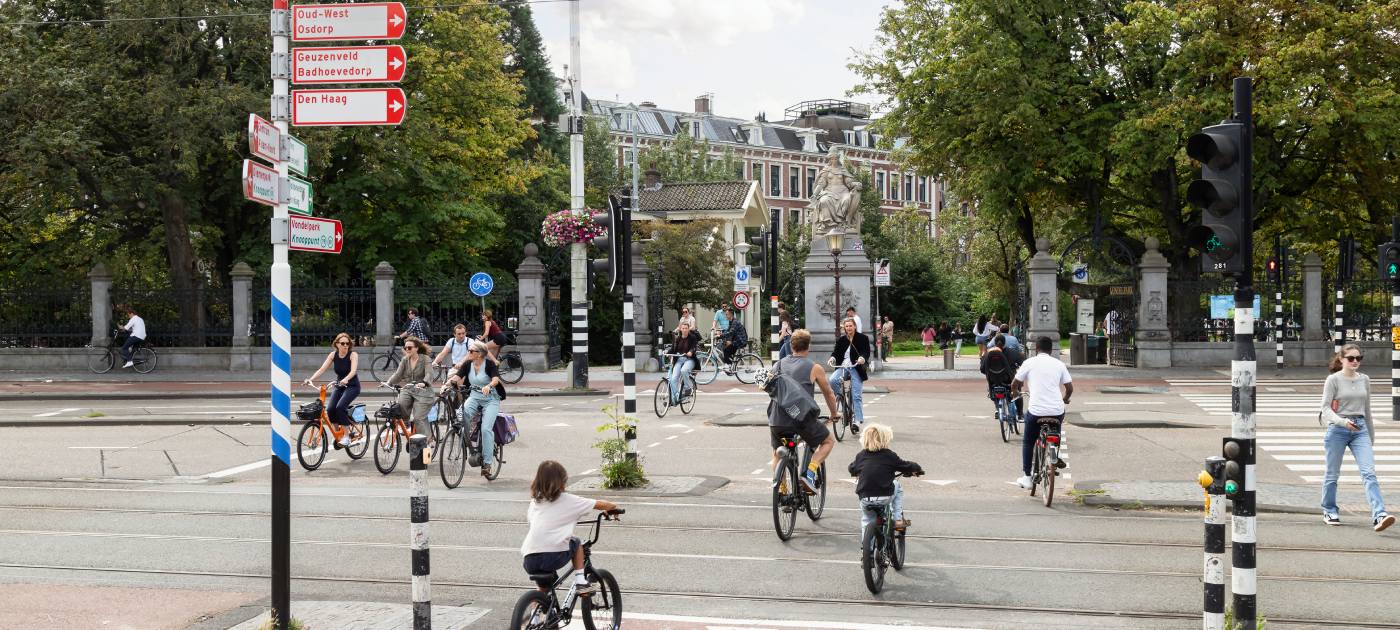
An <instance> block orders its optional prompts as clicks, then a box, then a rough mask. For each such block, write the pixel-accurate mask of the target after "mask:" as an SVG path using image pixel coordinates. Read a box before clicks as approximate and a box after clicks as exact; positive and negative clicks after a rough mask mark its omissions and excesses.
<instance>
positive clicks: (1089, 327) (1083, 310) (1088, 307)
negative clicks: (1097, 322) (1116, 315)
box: [1074, 298, 1094, 335]
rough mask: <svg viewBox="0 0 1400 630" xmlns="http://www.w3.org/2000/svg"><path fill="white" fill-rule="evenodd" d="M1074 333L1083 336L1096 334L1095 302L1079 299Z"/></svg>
mask: <svg viewBox="0 0 1400 630" xmlns="http://www.w3.org/2000/svg"><path fill="white" fill-rule="evenodd" d="M1075 315H1076V317H1075V319H1074V332H1077V333H1079V334H1081V335H1092V334H1094V301H1093V300H1091V299H1088V298H1079V302H1078V303H1077V304H1076V305H1075Z"/></svg>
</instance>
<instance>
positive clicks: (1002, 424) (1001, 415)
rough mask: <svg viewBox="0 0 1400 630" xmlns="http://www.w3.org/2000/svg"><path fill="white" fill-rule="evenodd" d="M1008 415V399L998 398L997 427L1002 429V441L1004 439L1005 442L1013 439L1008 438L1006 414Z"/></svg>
mask: <svg viewBox="0 0 1400 630" xmlns="http://www.w3.org/2000/svg"><path fill="white" fill-rule="evenodd" d="M1007 415H1008V413H1007V411H1006V399H1005V398H998V399H997V428H998V429H1001V441H1002V443H1003V444H1004V443H1006V442H1010V441H1011V440H1009V439H1008V438H1007V435H1006V416H1007Z"/></svg>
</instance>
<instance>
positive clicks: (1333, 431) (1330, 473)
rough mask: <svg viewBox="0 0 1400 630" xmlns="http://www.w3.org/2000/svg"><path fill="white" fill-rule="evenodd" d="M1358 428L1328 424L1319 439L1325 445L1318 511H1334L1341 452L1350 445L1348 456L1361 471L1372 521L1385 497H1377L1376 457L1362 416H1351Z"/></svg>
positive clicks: (1335, 511)
mask: <svg viewBox="0 0 1400 630" xmlns="http://www.w3.org/2000/svg"><path fill="white" fill-rule="evenodd" d="M1348 419H1349V420H1351V421H1352V422H1355V423H1356V426H1357V428H1358V429H1359V430H1357V431H1352V430H1351V429H1348V428H1346V427H1339V426H1328V427H1327V433H1326V434H1325V435H1324V436H1323V438H1322V442H1323V444H1324V445H1325V446H1326V448H1327V472H1326V474H1324V475H1323V476H1322V511H1323V512H1326V513H1328V514H1336V513H1337V478H1338V477H1340V476H1341V474H1342V454H1343V453H1345V452H1346V450H1347V447H1350V448H1351V456H1352V459H1355V460H1356V468H1357V469H1358V470H1359V471H1360V472H1361V483H1362V484H1363V485H1365V486H1366V500H1367V501H1369V502H1370V503H1371V519H1372V520H1375V519H1376V518H1377V517H1379V516H1380V514H1381V512H1384V511H1385V500H1384V499H1382V498H1381V486H1380V484H1379V483H1377V482H1376V458H1375V453H1374V452H1373V451H1372V449H1371V434H1370V433H1367V432H1366V418H1364V417H1362V416H1351V417H1349V418H1348Z"/></svg>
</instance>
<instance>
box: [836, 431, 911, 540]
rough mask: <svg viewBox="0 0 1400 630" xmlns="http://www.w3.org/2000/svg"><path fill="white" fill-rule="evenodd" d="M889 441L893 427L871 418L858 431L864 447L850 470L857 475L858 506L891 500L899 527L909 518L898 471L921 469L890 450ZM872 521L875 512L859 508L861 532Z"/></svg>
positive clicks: (869, 505) (892, 435) (853, 474)
mask: <svg viewBox="0 0 1400 630" xmlns="http://www.w3.org/2000/svg"><path fill="white" fill-rule="evenodd" d="M892 442H894V430H893V429H891V428H889V427H887V426H885V425H883V424H876V423H874V422H872V423H869V424H867V425H866V426H865V428H864V429H862V430H861V432H860V445H861V447H862V449H863V450H862V451H861V452H859V453H856V459H855V461H853V462H851V465H850V468H849V471H850V473H851V476H853V477H858V478H859V479H858V480H857V481H856V496H857V497H860V503H861V506H862V507H879V506H883V505H884V504H886V503H889V502H893V503H894V527H895V529H899V530H902V529H904V528H906V527H908V526H909V523H910V521H907V520H905V519H904V490H903V489H902V488H900V487H899V479H898V476H899V473H906V474H909V475H922V474H924V469H923V468H921V467H920V466H919V465H918V464H916V463H914V462H910V461H905V460H902V459H900V458H899V455H896V454H895V452H894V451H892V450H890V444H891V443H892ZM874 521H875V514H874V513H873V512H872V511H871V510H868V509H865V510H861V515H860V529H861V531H862V532H863V531H865V529H866V527H868V526H869V525H870V523H873V522H874Z"/></svg>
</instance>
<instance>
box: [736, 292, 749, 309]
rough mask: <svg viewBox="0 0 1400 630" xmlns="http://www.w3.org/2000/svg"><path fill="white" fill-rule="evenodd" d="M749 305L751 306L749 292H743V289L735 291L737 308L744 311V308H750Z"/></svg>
mask: <svg viewBox="0 0 1400 630" xmlns="http://www.w3.org/2000/svg"><path fill="white" fill-rule="evenodd" d="M748 307H749V294H747V293H744V292H742V291H736V292H735V293H734V308H737V309H739V310H741V311H742V310H744V309H746V308H748Z"/></svg>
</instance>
